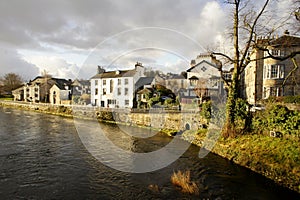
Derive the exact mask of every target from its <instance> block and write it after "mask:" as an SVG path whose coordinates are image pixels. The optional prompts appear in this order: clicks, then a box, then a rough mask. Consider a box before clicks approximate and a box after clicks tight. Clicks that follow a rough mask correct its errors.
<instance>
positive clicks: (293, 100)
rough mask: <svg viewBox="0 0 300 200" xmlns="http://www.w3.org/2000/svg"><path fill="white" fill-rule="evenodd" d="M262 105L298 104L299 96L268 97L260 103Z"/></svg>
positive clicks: (299, 101) (299, 102)
mask: <svg viewBox="0 0 300 200" xmlns="http://www.w3.org/2000/svg"><path fill="white" fill-rule="evenodd" d="M262 102H263V103H264V104H271V103H293V104H300V95H298V96H280V97H269V98H268V99H265V100H263V101H262Z"/></svg>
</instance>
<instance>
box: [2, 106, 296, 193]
mask: <svg viewBox="0 0 300 200" xmlns="http://www.w3.org/2000/svg"><path fill="white" fill-rule="evenodd" d="M0 119H1V121H0V127H1V129H0V141H1V144H0V197H1V199H300V196H299V194H298V193H295V192H293V191H290V190H288V189H286V188H283V187H281V186H278V185H276V184H275V183H273V182H272V181H270V180H268V179H266V178H264V177H263V176H261V175H259V174H256V173H253V172H252V171H250V170H248V169H245V168H243V167H240V166H237V165H235V164H233V163H232V162H230V161H228V160H226V159H223V158H221V157H219V156H217V155H214V154H212V153H209V154H208V155H207V156H206V157H204V158H202V159H200V158H199V157H198V152H199V148H198V147H196V146H194V145H191V146H190V147H189V148H188V150H187V151H186V152H185V153H184V154H183V155H182V156H180V158H179V159H177V160H176V161H174V162H173V163H172V164H170V165H168V166H167V167H164V168H162V169H158V170H156V171H152V172H145V173H129V172H123V171H119V170H116V169H113V168H110V167H108V166H107V165H104V164H102V163H101V162H100V161H99V160H98V159H96V158H95V157H94V156H92V155H91V154H90V152H89V151H88V150H87V149H86V147H85V146H84V145H83V143H82V141H81V139H80V136H79V134H78V132H77V130H76V127H75V125H74V121H73V119H70V118H63V117H59V116H54V115H46V114H41V113H37V112H30V111H22V110H14V109H10V108H0ZM89 123H90V122H85V124H89ZM101 127H102V129H105V130H106V134H107V137H108V138H109V139H110V140H112V141H113V143H114V144H116V145H118V146H120V147H121V148H123V149H126V150H131V151H134V152H145V153H147V152H151V151H154V150H157V149H160V148H163V147H164V146H165V145H167V144H169V143H170V142H171V140H172V138H170V137H167V136H164V135H162V134H156V135H155V136H152V137H149V138H137V137H133V136H128V135H127V136H126V134H124V129H126V128H124V127H123V128H122V127H119V126H117V125H112V124H101ZM135 131H137V129H136V128H135ZM138 131H140V132H144V133H145V134H148V132H149V130H144V129H138ZM121 136H122V137H121ZM182 142H184V141H182ZM106 153H107V154H109V153H110V149H109V148H107V152H106ZM107 162H109V161H107ZM153 162H155V161H153ZM122 164H124V165H126V163H122V159H120V162H119V163H118V165H122ZM177 170H182V171H186V170H190V171H191V178H192V180H193V181H195V182H196V183H197V184H198V185H199V188H200V194H199V196H195V195H188V194H182V193H181V192H179V191H178V190H177V189H176V188H175V187H174V186H173V185H172V184H171V182H170V177H171V175H172V174H173V172H174V171H177ZM151 184H152V185H154V184H155V185H158V187H159V190H160V191H159V192H157V191H153V190H151V189H149V185H151Z"/></svg>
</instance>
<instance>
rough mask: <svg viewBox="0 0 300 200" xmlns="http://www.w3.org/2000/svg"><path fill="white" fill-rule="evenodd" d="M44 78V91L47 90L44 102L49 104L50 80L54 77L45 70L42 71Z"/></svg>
mask: <svg viewBox="0 0 300 200" xmlns="http://www.w3.org/2000/svg"><path fill="white" fill-rule="evenodd" d="M41 74H42V77H43V78H44V79H45V83H44V90H45V93H46V94H45V99H44V101H45V103H48V101H49V95H50V94H49V89H50V88H48V84H49V80H50V79H51V78H52V75H51V74H50V73H49V72H48V71H47V70H45V69H44V70H43V71H42V73H41Z"/></svg>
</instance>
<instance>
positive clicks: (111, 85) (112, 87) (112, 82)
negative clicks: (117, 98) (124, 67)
mask: <svg viewBox="0 0 300 200" xmlns="http://www.w3.org/2000/svg"><path fill="white" fill-rule="evenodd" d="M109 85H110V87H109V92H110V93H112V92H113V91H114V80H112V79H111V80H110V81H109Z"/></svg>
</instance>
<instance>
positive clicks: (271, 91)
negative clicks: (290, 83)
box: [263, 87, 283, 98]
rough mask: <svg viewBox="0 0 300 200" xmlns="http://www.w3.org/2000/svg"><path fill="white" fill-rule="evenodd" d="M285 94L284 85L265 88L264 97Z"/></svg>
mask: <svg viewBox="0 0 300 200" xmlns="http://www.w3.org/2000/svg"><path fill="white" fill-rule="evenodd" d="M270 96H272V97H279V96H283V87H270V88H266V87H264V88H263V98H268V97H270Z"/></svg>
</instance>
